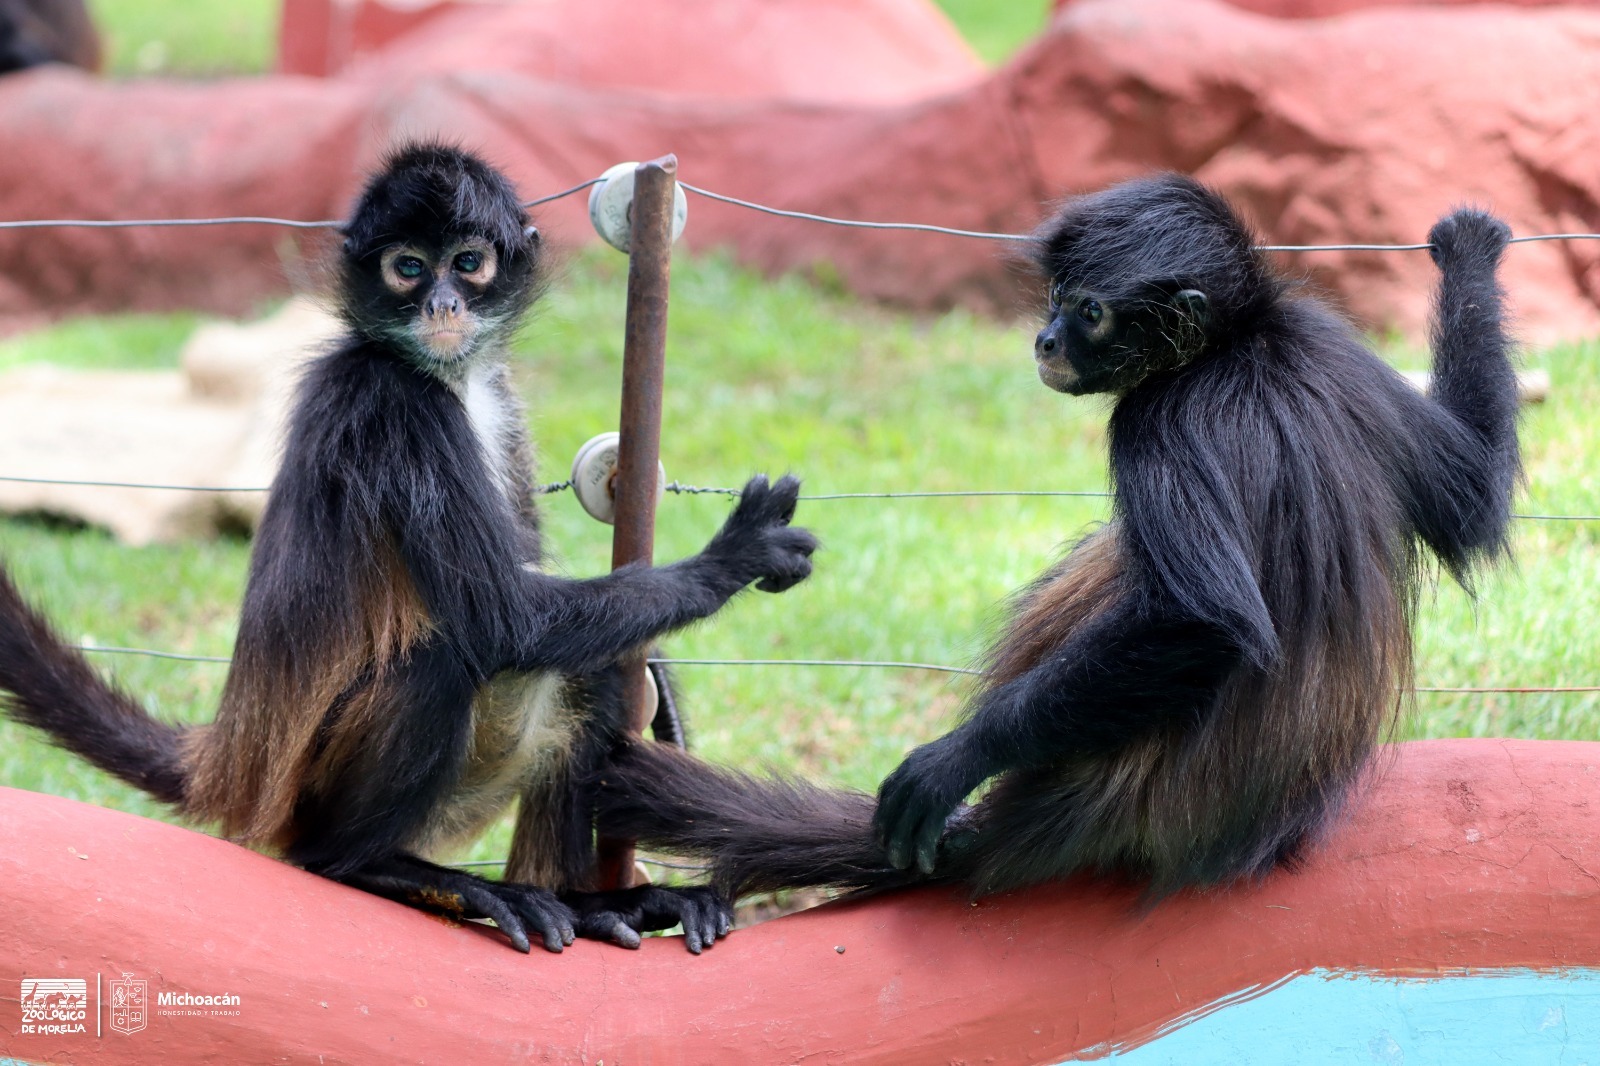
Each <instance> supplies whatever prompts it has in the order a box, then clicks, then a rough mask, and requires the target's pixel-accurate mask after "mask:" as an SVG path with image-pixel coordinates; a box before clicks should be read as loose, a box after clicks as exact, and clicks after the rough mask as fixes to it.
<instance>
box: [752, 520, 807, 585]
mask: <svg viewBox="0 0 1600 1066" xmlns="http://www.w3.org/2000/svg"><path fill="white" fill-rule="evenodd" d="M771 536H772V540H771V547H772V555H773V559H772V562H771V563H770V564H769V566H768V573H767V575H766V576H765V577H763V578H762V579H761V580H759V581H757V582H756V588H757V589H760V590H761V591H762V592H785V591H787V590H789V589H792V588H794V587H795V586H796V585H798V584H799V583H800V582H802V581H804V580H805V579H806V578H808V577H810V576H811V556H812V553H814V552H815V551H816V550H817V538H816V537H815V536H813V535H812V534H811V532H810V531H809V530H805V529H797V528H794V527H792V526H791V527H787V528H785V529H782V530H778V531H775V532H774V533H772V534H771Z"/></svg>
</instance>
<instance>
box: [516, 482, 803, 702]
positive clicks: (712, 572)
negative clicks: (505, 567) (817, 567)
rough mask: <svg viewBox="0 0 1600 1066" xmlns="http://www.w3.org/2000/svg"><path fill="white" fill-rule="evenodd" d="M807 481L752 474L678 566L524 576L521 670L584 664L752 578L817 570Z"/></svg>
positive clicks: (700, 614) (764, 580)
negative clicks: (804, 522)
mask: <svg viewBox="0 0 1600 1066" xmlns="http://www.w3.org/2000/svg"><path fill="white" fill-rule="evenodd" d="M799 492H800V483H799V481H798V480H796V479H795V478H793V477H784V478H781V479H779V480H778V482H777V483H776V484H773V485H770V486H769V485H768V484H767V479H766V478H764V477H756V478H752V479H751V481H750V482H749V483H748V484H747V485H746V486H745V488H744V492H743V493H742V494H741V495H740V497H739V502H738V504H737V505H736V506H735V507H734V510H733V513H732V514H731V515H730V516H729V517H728V520H727V522H726V523H725V524H724V525H723V527H722V529H721V530H720V531H719V532H718V533H717V535H716V536H715V537H713V538H712V539H711V543H710V544H708V545H707V546H706V548H705V549H704V550H703V551H701V552H700V553H699V554H698V555H694V556H691V557H690V558H688V559H684V560H681V561H679V562H676V563H673V564H671V565H670V566H661V567H650V566H626V567H623V568H621V569H619V570H615V571H613V572H612V573H610V574H607V575H606V576H604V577H598V578H592V579H589V580H585V581H566V580H561V579H559V578H552V577H548V576H546V575H540V574H526V575H525V577H524V578H523V581H524V588H525V592H526V599H525V601H524V603H523V605H522V606H523V612H522V618H523V621H522V624H521V625H520V627H519V631H518V632H517V633H515V634H514V641H515V657H516V658H515V662H516V666H517V667H518V668H519V669H523V670H539V669H556V670H561V671H564V672H570V673H577V672H587V671H591V670H595V669H598V668H600V667H602V666H604V665H606V664H607V663H609V662H611V661H613V660H615V659H616V658H617V656H619V655H622V654H624V653H626V652H627V651H629V650H630V649H633V648H636V647H638V646H639V645H641V644H644V643H646V642H647V641H650V640H653V639H654V638H656V637H658V636H660V635H662V634H663V633H666V632H669V631H671V630H674V629H678V628H680V627H682V626H685V625H688V624H689V623H691V622H695V621H698V620H700V619H702V618H706V617H708V616H709V615H711V614H713V613H715V612H716V611H717V610H718V609H719V608H721V607H722V605H723V604H725V603H727V602H728V600H729V599H730V598H732V597H733V595H734V594H735V593H737V592H739V591H740V590H741V589H743V588H744V587H745V586H746V585H748V584H750V583H751V582H755V583H756V587H757V588H759V589H761V590H763V591H765V592H782V591H783V590H785V589H787V588H790V587H791V586H793V585H795V584H797V583H798V582H800V581H802V580H804V578H805V577H806V576H807V575H808V574H810V572H811V554H812V552H813V551H815V550H816V546H817V541H816V538H815V537H813V536H812V535H811V534H810V533H809V532H808V531H806V530H804V529H801V528H798V527H795V526H791V525H789V521H790V519H791V518H793V517H794V511H795V504H796V501H797V499H798V496H799Z"/></svg>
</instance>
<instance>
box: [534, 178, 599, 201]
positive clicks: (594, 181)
mask: <svg viewBox="0 0 1600 1066" xmlns="http://www.w3.org/2000/svg"><path fill="white" fill-rule="evenodd" d="M605 180H606V179H605V178H603V177H602V178H590V179H589V180H588V181H580V182H579V183H578V184H576V185H574V186H573V187H572V188H570V189H562V190H561V191H560V192H553V193H551V194H550V195H549V196H541V197H539V198H538V199H537V200H529V201H527V202H526V203H524V204H523V205H522V206H523V207H538V206H539V205H540V204H547V203H549V202H550V201H551V200H559V199H561V198H562V197H564V196H571V195H572V194H573V193H575V192H582V191H583V190H585V189H587V188H588V187H589V186H591V185H599V184H600V183H601V182H602V181H605Z"/></svg>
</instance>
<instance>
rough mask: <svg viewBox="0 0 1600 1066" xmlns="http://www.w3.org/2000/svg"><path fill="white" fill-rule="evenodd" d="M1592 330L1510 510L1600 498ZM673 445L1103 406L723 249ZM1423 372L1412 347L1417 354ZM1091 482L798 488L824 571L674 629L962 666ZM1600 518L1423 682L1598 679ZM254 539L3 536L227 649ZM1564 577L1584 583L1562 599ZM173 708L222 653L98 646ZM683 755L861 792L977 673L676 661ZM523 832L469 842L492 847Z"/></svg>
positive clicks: (592, 416) (691, 287)
mask: <svg viewBox="0 0 1600 1066" xmlns="http://www.w3.org/2000/svg"><path fill="white" fill-rule="evenodd" d="M624 279H625V261H624V260H623V259H622V257H620V256H618V255H616V254H615V253H611V252H591V253H588V254H585V255H583V256H581V257H579V258H578V259H577V260H576V261H575V262H574V263H573V264H572V265H571V267H570V269H569V271H568V276H567V277H565V278H564V279H562V280H560V281H559V282H558V283H557V284H556V285H555V287H554V290H553V291H552V293H551V295H550V296H549V297H548V298H547V299H546V301H545V302H544V304H543V305H542V308H541V310H540V312H539V314H538V316H537V318H536V319H535V320H534V321H533V322H532V323H531V324H530V326H529V328H528V330H527V331H526V333H525V336H524V338H523V339H522V341H521V343H520V345H519V349H518V360H517V372H518V375H519V378H520V381H521V385H522V388H523V391H524V393H525V395H526V396H527V398H528V401H529V404H530V409H531V419H532V424H533V427H534V432H535V436H536V439H537V440H538V441H539V442H540V443H541V446H542V448H543V451H544V454H545V456H546V459H545V461H544V462H543V464H542V474H543V476H545V477H546V478H547V479H550V480H555V479H559V478H561V477H564V476H565V473H566V468H567V466H568V464H569V463H570V461H571V456H572V454H573V452H574V451H575V450H576V449H577V447H578V445H579V444H580V443H582V442H583V441H584V440H586V439H587V438H588V437H589V436H591V435H592V434H594V433H596V432H599V431H601V430H605V429H611V428H614V427H615V423H616V412H617V386H618V380H619V374H620V363H621V356H620V349H621V337H622V290H623V284H624ZM190 322H191V320H190V319H189V318H187V317H125V318H119V319H116V320H88V321H78V322H70V323H66V324H63V325H61V326H58V327H55V328H53V329H50V330H47V331H45V332H42V333H38V334H33V335H31V336H27V337H23V338H19V339H14V340H11V341H8V342H5V343H4V344H0V367H4V366H7V365H12V364H14V363H16V362H18V361H22V360H32V359H41V358H51V359H55V360H58V361H61V362H64V363H69V364H72V365H78V366H107V365H133V366H152V365H163V364H171V363H172V361H173V353H174V352H175V351H176V348H177V344H178V342H179V340H180V339H181V337H182V336H183V334H184V332H185V330H186V329H187V328H188V326H189V324H190ZM1597 357H1600V349H1597V348H1596V347H1594V346H1572V347H1566V348H1559V349H1555V350H1551V351H1547V352H1541V353H1538V354H1537V355H1536V356H1535V357H1534V358H1532V359H1531V360H1530V362H1531V363H1533V364H1534V365H1539V366H1544V367H1547V368H1548V369H1549V370H1550V372H1551V375H1552V377H1553V379H1554V389H1553V392H1552V399H1551V401H1550V402H1549V403H1548V404H1546V405H1544V406H1541V407H1536V408H1532V409H1530V411H1529V412H1528V415H1527V418H1526V421H1525V441H1526V448H1527V452H1528V472H1529V487H1528V491H1527V497H1526V499H1525V500H1524V501H1522V502H1521V503H1520V504H1519V507H1520V508H1521V509H1522V510H1530V511H1541V512H1567V513H1588V514H1596V513H1600V485H1597V484H1596V482H1595V481H1594V479H1593V478H1591V477H1590V476H1589V473H1588V470H1589V468H1590V466H1591V464H1592V462H1593V457H1594V456H1596V455H1600V426H1597V424H1596V422H1595V420H1594V419H1593V418H1592V417H1591V416H1590V414H1589V412H1591V411H1593V410H1594V409H1595V408H1596V407H1597V406H1600V371H1597V369H1596V359H1597ZM668 359H669V372H668V382H667V396H666V410H665V432H664V438H665V439H664V446H663V452H664V459H665V462H666V464H667V471H668V475H669V477H673V478H678V479H681V480H683V481H685V482H688V483H692V484H699V485H719V486H720V485H726V486H732V485H738V484H740V483H741V482H742V481H743V479H744V478H745V477H746V476H748V475H749V474H750V473H752V472H755V471H773V472H781V471H785V470H793V471H796V472H799V473H801V474H802V475H804V477H805V479H806V487H807V490H808V491H812V492H837V491H850V490H915V489H936V490H949V489H1004V488H1034V489H1040V488H1044V489H1097V488H1100V487H1102V486H1103V485H1104V464H1103V456H1102V453H1101V450H1102V447H1103V440H1104V435H1103V428H1104V427H1103V422H1104V408H1103V406H1102V405H1101V404H1100V403H1097V402H1093V401H1083V400H1072V399H1066V398H1063V397H1061V396H1058V395H1056V394H1054V393H1051V392H1049V391H1048V390H1046V389H1044V388H1043V387H1041V386H1040V385H1039V384H1038V382H1037V380H1036V379H1035V378H1034V375H1033V370H1032V362H1031V359H1030V358H1029V337H1028V334H1027V332H1026V330H1025V329H1024V328H1023V327H1022V326H1006V325H1003V324H997V323H994V322H991V321H987V320H984V319H981V318H976V317H974V316H971V315H968V314H965V313H960V312H955V313H951V314H948V315H945V316H943V317H940V318H934V319H927V318H918V317H912V316H907V315H900V314H895V313H891V312H888V311H884V310H879V309H874V308H870V307H865V306H862V305H861V304H858V303H855V302H853V301H851V300H849V299H846V298H841V297H837V296H833V295H828V294H825V293H823V292H820V291H818V290H817V289H815V288H813V287H811V286H809V285H808V284H806V283H804V282H802V281H800V280H797V279H793V278H790V279H784V280H779V281H776V282H768V281H763V280H761V279H758V278H757V277H755V276H753V275H751V274H749V273H747V272H745V271H742V270H740V269H737V268H735V267H734V266H732V265H730V264H729V263H728V262H726V261H724V260H721V259H717V258H711V259H700V260H680V261H679V262H678V263H677V264H676V265H675V267H674V278H673V296H672V314H671V333H670V348H669V357H668ZM1400 361H1401V362H1402V363H1404V364H1406V365H1417V362H1418V358H1417V357H1416V356H1403V357H1402V358H1401V360H1400ZM1104 506H1105V505H1104V501H1103V500H1099V499H1072V498H1043V499H1039V498H1035V499H1026V498H1005V497H999V498H988V499H922V500H852V501H831V502H830V501H811V502H807V503H803V504H802V506H801V512H800V520H801V521H802V522H804V523H805V524H807V525H809V526H810V527H812V528H813V529H814V530H816V531H817V533H818V534H819V535H820V536H821V538H822V540H823V543H824V546H825V547H824V550H823V551H822V552H821V553H820V554H819V556H818V558H817V571H816V575H815V577H814V578H813V579H812V580H811V581H810V582H808V583H806V584H805V585H803V586H801V587H799V588H797V589H795V590H794V591H792V592H789V593H787V594H785V595H783V596H767V595H762V594H760V593H755V592H750V593H746V594H745V595H743V596H742V597H740V598H739V599H738V600H737V601H735V603H734V604H733V605H732V606H731V607H730V608H729V609H728V610H726V611H724V612H723V613H722V614H721V615H719V616H718V617H717V618H716V619H714V620H713V621H711V622H709V623H707V624H704V625H702V626H700V627H699V628H697V629H695V630H693V631H691V632H689V633H685V634H682V635H680V636H677V637H674V638H673V639H672V640H671V641H670V642H669V644H668V650H669V652H670V653H671V654H674V655H677V656H681V657H693V658H820V659H903V660H914V661H923V662H932V663H951V664H957V665H959V664H965V663H969V662H970V661H971V660H972V658H973V656H974V655H975V654H976V652H977V651H978V650H979V648H980V647H981V646H982V643H983V639H984V635H985V634H986V633H987V632H988V631H989V630H990V627H991V626H992V624H993V622H994V620H995V618H996V614H997V609H998V608H999V606H1000V605H1001V604H1002V603H1003V602H1004V600H1005V597H1006V596H1007V594H1008V592H1009V591H1010V590H1013V589H1015V588H1016V587H1017V586H1019V585H1020V584H1021V583H1023V582H1024V581H1026V580H1027V579H1028V578H1029V577H1030V576H1032V575H1033V574H1034V573H1036V572H1037V571H1038V570H1039V569H1040V568H1041V567H1043V566H1044V565H1045V564H1046V562H1047V561H1049V560H1050V559H1052V558H1053V557H1054V556H1055V554H1056V552H1057V551H1058V548H1059V547H1060V546H1061V545H1062V544H1064V543H1065V542H1069V541H1071V540H1072V539H1073V538H1075V537H1077V536H1078V535H1080V534H1081V533H1082V532H1084V531H1085V530H1086V529H1087V528H1089V527H1090V525H1091V524H1092V523H1094V522H1095V521H1096V520H1097V519H1099V518H1100V517H1102V515H1103V513H1104ZM727 507H728V501H727V500H726V498H724V497H686V496H669V497H668V498H667V500H666V501H665V503H664V504H663V507H662V513H661V529H660V546H659V549H658V558H659V559H662V560H669V559H673V558H677V557H680V556H682V555H685V554H688V553H690V552H692V551H695V550H696V549H698V548H699V547H700V545H701V544H703V542H704V541H705V539H706V538H707V537H708V536H709V535H710V534H711V533H712V532H713V531H714V530H715V528H716V527H717V525H718V523H719V522H720V521H721V518H722V516H723V515H724V514H725V513H726V510H727ZM545 511H546V515H547V519H548V523H549V527H550V540H551V543H552V546H553V547H554V549H555V550H556V551H557V553H558V554H559V556H560V561H561V564H562V565H563V567H564V568H565V569H566V570H567V571H568V572H570V573H573V574H577V575H587V574H595V573H600V572H602V571H604V570H605V569H606V566H607V560H608V558H609V551H610V547H609V533H610V531H609V529H608V528H607V527H604V526H601V525H599V524H597V523H595V522H594V521H592V520H590V519H589V518H587V517H586V516H584V515H583V514H582V512H581V511H580V510H579V508H578V506H577V504H576V501H575V500H574V499H573V498H572V497H571V495H569V494H562V495H557V496H554V497H552V498H550V499H549V500H548V501H547V502H546V506H545ZM1597 536H1600V526H1597V525H1590V524H1585V523H1570V522H1567V523H1545V522H1521V523H1519V524H1518V526H1517V533H1516V548H1517V553H1518V557H1519V561H1518V564H1517V565H1516V566H1515V567H1514V568H1508V569H1505V570H1502V571H1500V572H1498V573H1496V574H1494V575H1492V576H1490V577H1488V578H1487V579H1486V580H1485V581H1484V582H1483V586H1482V588H1481V590H1480V596H1479V599H1478V602H1477V604H1476V605H1475V606H1474V605H1473V604H1472V603H1471V601H1469V600H1468V599H1467V598H1466V597H1465V596H1464V595H1463V594H1462V593H1461V592H1460V591H1459V590H1457V589H1454V588H1452V587H1448V586H1447V587H1444V588H1441V589H1440V590H1439V591H1438V592H1437V593H1436V594H1434V595H1430V596H1429V597H1428V598H1427V599H1426V601H1425V603H1424V605H1423V610H1422V612H1421V614H1422V619H1421V637H1420V655H1419V664H1418V680H1419V683H1420V684H1424V685H1428V684H1432V685H1496V684H1522V685H1550V684H1587V683H1595V682H1597V681H1600V652H1597V651H1596V645H1595V642H1594V641H1592V640H1589V639H1587V638H1586V634H1591V633H1593V632H1595V631H1596V630H1597V629H1600V601H1597V600H1596V599H1595V598H1594V597H1592V596H1589V595H1587V593H1586V590H1589V589H1592V588H1595V587H1597V586H1600V548H1597V541H1596V538H1597ZM247 555H248V545H247V544H246V543H244V542H241V541H235V540H222V541H216V542H210V543H198V544H184V545H177V546H167V547H150V548H142V549H132V548H127V547H123V546H120V545H118V544H116V543H114V542H113V541H111V540H110V539H109V538H108V537H107V536H106V535H105V534H103V533H101V532H98V531H96V530H88V529H78V530H73V529H63V528H60V527H59V526H51V525H47V524H42V523H39V522H29V521H18V520H10V521H0V557H4V558H5V559H6V560H7V562H8V563H9V564H10V565H11V566H12V567H13V568H14V570H15V572H16V575H17V578H18V580H19V582H21V584H22V585H23V587H24V588H26V589H27V590H29V592H30V593H32V594H34V595H37V596H38V597H40V598H41V600H42V601H43V602H44V603H45V604H46V606H47V607H48V609H49V611H50V613H51V614H52V616H53V617H55V618H56V619H57V620H59V622H60V623H61V625H62V627H63V629H64V630H65V631H66V632H67V633H68V634H70V635H71V636H72V637H74V638H83V639H84V640H86V641H93V642H97V643H100V644H109V645H133V646H139V647H149V648H159V649H166V650H171V651H179V652H190V653H200V654H214V655H226V654H227V653H228V651H229V649H230V647H231V641H232V635H233V632H234V625H235V613H236V611H237V608H238V603H239V598H240V596H241V594H242V589H243V586H242V582H243V577H244V572H245V565H246V559H247ZM1575 593H1577V594H1575ZM96 661H97V662H99V663H101V664H102V665H103V666H104V667H105V668H106V669H108V670H109V671H111V672H112V673H113V674H114V675H115V676H116V677H117V679H118V680H119V681H120V682H122V683H123V684H125V685H126V686H127V687H128V688H129V689H130V690H131V691H133V692H135V693H137V694H139V695H140V696H141V697H142V698H143V699H145V700H146V702H147V703H148V705H149V706H150V707H151V708H152V709H153V710H155V711H156V712H157V713H160V714H162V715H166V716H170V717H173V718H178V719H183V720H187V721H202V720H205V719H206V718H208V717H209V716H210V715H211V713H212V710H213V708H214V706H215V701H216V699H217V695H218V691H219V688H220V685H221V682H222V677H223V672H224V671H223V669H222V668H221V667H219V666H211V665H203V664H187V663H174V662H164V661H159V660H151V659H142V658H126V657H118V658H114V659H113V658H112V657H109V656H107V657H103V658H98V659H97V660H96ZM678 676H679V682H680V685H681V688H682V689H683V695H684V702H685V706H686V707H687V708H688V713H689V717H690V724H691V728H692V738H693V742H694V745H695V747H696V748H697V749H698V750H699V751H700V752H701V753H702V754H704V755H706V756H708V757H710V758H712V759H717V760H722V761H727V762H732V763H737V764H740V765H760V764H763V763H766V764H771V765H775V766H782V767H787V768H791V769H795V770H799V771H801V772H804V773H806V774H809V775H813V776H816V777H819V778H823V779H826V780H829V781H834V782H840V783H845V784H849V785H854V786H856V787H861V788H871V787H873V786H874V785H875V784H876V783H877V781H878V780H879V779H881V778H882V776H883V775H884V774H885V773H887V772H888V771H889V770H890V769H892V768H893V767H894V765H895V764H896V762H897V760H898V759H899V758H900V756H901V755H902V753H903V752H904V751H905V750H906V749H907V748H908V747H910V746H911V745H913V744H916V743H919V742H921V741H925V740H927V739H929V738H931V737H933V736H935V735H937V734H938V733H940V732H942V731H943V730H945V729H947V728H948V727H949V726H950V725H951V724H952V722H953V720H954V715H955V712H956V710H957V708H958V705H959V701H960V698H961V693H962V691H963V686H962V682H961V679H959V678H952V677H949V676H947V675H939V674H930V673H921V672H908V671H900V670H868V669H837V668H820V667H819V668H800V667H774V666H768V667H731V666H730V667H710V666H686V667H682V668H680V669H679V671H678ZM1408 735H1412V736H1480V735H1509V736H1519V737H1571V738H1582V739H1600V701H1597V700H1596V698H1595V697H1593V696H1589V695H1505V696H1482V695H1477V696H1447V695H1426V694H1425V695H1421V696H1419V697H1418V708H1417V713H1416V715H1415V716H1414V717H1413V718H1412V720H1411V722H1410V725H1409V727H1408ZM0 782H4V783H7V784H12V785H17V786H20V787H24V788H32V789H39V790H43V791H47V792H54V793H59V794H62V795H67V796H73V797H77V798H81V799H87V800H89V801H91V802H95V803H102V804H107V805H110V806H113V807H119V808H123V809H127V810H132V811H137V812H140V813H145V814H157V813H159V812H157V811H156V809H155V807H154V805H153V804H150V803H149V802H147V801H145V800H143V799H142V798H141V797H139V796H138V795H137V794H135V793H134V792H133V791H132V790H131V789H128V788H125V787H123V786H122V785H120V784H118V783H116V782H114V781H110V780H108V779H106V778H105V777H104V776H103V775H100V774H99V773H97V772H95V771H92V770H89V769H87V768H85V767H83V766H81V765H80V764H78V763H76V762H75V761H73V760H71V759H69V758H67V757H65V756H62V755H60V754H58V753H56V752H54V751H52V750H51V749H49V748H48V747H46V746H45V745H43V744H42V743H40V742H39V741H38V740H37V739H36V738H34V737H32V736H31V735H29V734H27V733H26V732H25V731H23V730H21V729H19V728H17V727H14V726H9V725H0ZM506 834H507V829H506V827H505V826H503V825H502V826H501V827H500V828H499V829H498V830H496V831H495V832H494V833H492V834H490V836H488V837H487V838H485V840H484V841H482V842H481V843H480V844H479V845H478V847H477V848H476V849H474V852H473V856H474V857H480V858H487V857H492V856H495V855H498V854H503V849H504V848H505V846H506V839H507V836H506Z"/></svg>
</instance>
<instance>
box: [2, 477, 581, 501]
mask: <svg viewBox="0 0 1600 1066" xmlns="http://www.w3.org/2000/svg"><path fill="white" fill-rule="evenodd" d="M0 481H16V482H20V483H22V484H25V485H88V486H90V487H93V488H106V489H166V490H169V491H172V492H268V491H270V490H269V489H267V488H266V487H265V486H262V487H255V486H245V485H159V484H155V483H152V482H148V481H78V480H74V479H72V478H59V477H14V476H10V475H0ZM571 487H572V482H571V481H552V482H550V483H549V484H547V485H535V486H533V488H532V490H531V491H532V492H533V494H534V495H535V496H549V495H552V494H554V493H557V492H564V491H565V490H567V489H570V488H571Z"/></svg>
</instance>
